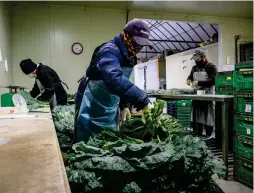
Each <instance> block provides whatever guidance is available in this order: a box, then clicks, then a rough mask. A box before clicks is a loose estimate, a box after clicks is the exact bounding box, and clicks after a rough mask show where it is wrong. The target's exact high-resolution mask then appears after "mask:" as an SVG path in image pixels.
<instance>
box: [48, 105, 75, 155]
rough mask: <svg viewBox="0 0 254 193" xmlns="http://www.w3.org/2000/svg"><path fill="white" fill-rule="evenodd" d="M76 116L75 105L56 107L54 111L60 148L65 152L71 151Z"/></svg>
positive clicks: (53, 115)
mask: <svg viewBox="0 0 254 193" xmlns="http://www.w3.org/2000/svg"><path fill="white" fill-rule="evenodd" d="M74 116H75V105H65V106H55V107H54V109H53V111H52V117H53V120H54V124H55V128H56V133H57V138H58V142H59V146H60V148H61V151H63V152H67V151H68V150H70V149H71V141H72V135H73V132H74Z"/></svg>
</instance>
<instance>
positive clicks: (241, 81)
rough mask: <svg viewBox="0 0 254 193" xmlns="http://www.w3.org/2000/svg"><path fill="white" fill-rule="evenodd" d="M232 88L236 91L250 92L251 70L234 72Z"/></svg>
mask: <svg viewBox="0 0 254 193" xmlns="http://www.w3.org/2000/svg"><path fill="white" fill-rule="evenodd" d="M234 87H235V89H236V91H252V90H253V70H247V71H237V72H235V79H234Z"/></svg>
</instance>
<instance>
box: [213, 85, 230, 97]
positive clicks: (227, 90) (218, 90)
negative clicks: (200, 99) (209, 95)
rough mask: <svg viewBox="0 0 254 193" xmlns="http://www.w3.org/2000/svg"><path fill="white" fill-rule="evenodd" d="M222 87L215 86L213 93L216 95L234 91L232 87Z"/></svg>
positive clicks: (228, 93)
mask: <svg viewBox="0 0 254 193" xmlns="http://www.w3.org/2000/svg"><path fill="white" fill-rule="evenodd" d="M225 88H226V89H224V88H216V90H215V94H217V95H233V94H234V91H233V87H225Z"/></svg>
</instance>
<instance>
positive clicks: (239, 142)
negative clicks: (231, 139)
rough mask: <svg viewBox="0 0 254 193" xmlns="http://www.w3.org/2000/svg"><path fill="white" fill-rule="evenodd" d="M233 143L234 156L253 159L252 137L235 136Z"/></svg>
mask: <svg viewBox="0 0 254 193" xmlns="http://www.w3.org/2000/svg"><path fill="white" fill-rule="evenodd" d="M235 143H236V145H235V153H236V156H237V157H240V158H245V159H248V160H251V161H253V139H252V138H247V137H244V136H237V138H236V142H235Z"/></svg>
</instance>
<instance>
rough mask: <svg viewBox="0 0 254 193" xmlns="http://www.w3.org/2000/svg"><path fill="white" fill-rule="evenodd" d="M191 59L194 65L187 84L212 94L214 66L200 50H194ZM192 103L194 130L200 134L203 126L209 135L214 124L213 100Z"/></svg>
mask: <svg viewBox="0 0 254 193" xmlns="http://www.w3.org/2000/svg"><path fill="white" fill-rule="evenodd" d="M191 59H193V60H194V61H195V63H196V65H195V66H193V68H192V70H191V73H190V75H189V77H188V79H187V84H188V85H190V86H192V87H194V88H196V89H198V90H205V93H206V94H214V85H215V76H216V73H217V68H216V66H215V65H214V64H212V63H209V62H208V61H207V59H206V55H205V53H204V52H203V51H202V50H196V51H195V53H194V55H193V57H192V58H191ZM192 103H193V104H192V116H191V117H192V118H191V119H192V120H191V121H192V125H193V127H194V130H195V132H196V133H197V134H199V135H202V132H203V128H205V129H206V135H207V137H210V136H211V134H212V132H213V127H214V125H215V120H214V118H215V117H214V105H213V102H209V101H208V102H207V101H193V102H192Z"/></svg>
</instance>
